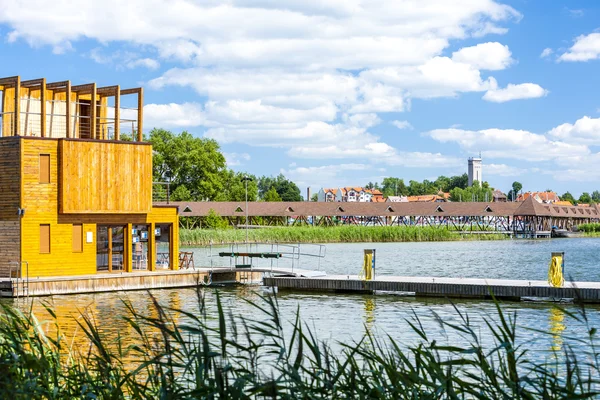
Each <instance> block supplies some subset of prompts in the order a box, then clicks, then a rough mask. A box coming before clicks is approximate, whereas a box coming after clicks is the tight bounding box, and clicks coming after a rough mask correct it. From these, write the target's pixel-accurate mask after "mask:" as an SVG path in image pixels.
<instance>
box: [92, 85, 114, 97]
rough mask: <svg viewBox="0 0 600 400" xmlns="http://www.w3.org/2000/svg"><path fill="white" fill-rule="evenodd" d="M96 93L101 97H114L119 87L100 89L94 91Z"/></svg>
mask: <svg viewBox="0 0 600 400" xmlns="http://www.w3.org/2000/svg"><path fill="white" fill-rule="evenodd" d="M96 93H97V94H99V95H102V96H114V95H116V94H117V93H119V85H115V86H103V87H100V88H98V89H97V90H96Z"/></svg>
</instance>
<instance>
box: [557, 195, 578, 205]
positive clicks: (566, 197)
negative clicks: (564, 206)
mask: <svg viewBox="0 0 600 400" xmlns="http://www.w3.org/2000/svg"><path fill="white" fill-rule="evenodd" d="M560 199H561V200H563V201H568V202H569V203H571V204H575V198H574V197H573V195H572V194H571V193H569V192H565V194H563V195H562V196H560Z"/></svg>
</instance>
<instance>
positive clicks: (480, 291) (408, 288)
mask: <svg viewBox="0 0 600 400" xmlns="http://www.w3.org/2000/svg"><path fill="white" fill-rule="evenodd" d="M264 284H265V285H266V286H276V287H277V288H278V289H280V290H284V289H290V290H312V291H336V292H373V291H390V292H408V293H414V294H415V295H416V296H432V297H455V298H490V297H491V296H490V294H491V293H493V294H494V296H495V297H496V298H499V299H511V300H519V299H521V298H524V297H534V298H554V299H576V300H578V301H582V302H587V303H600V282H565V285H564V287H562V288H555V287H551V286H550V285H549V284H548V282H546V281H533V280H532V281H525V280H500V279H470V278H434V277H410V276H381V277H377V278H376V279H375V280H373V281H364V280H361V279H359V278H358V276H356V275H333V276H326V277H315V278H298V277H265V278H264Z"/></svg>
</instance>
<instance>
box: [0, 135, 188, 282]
mask: <svg viewBox="0 0 600 400" xmlns="http://www.w3.org/2000/svg"><path fill="white" fill-rule="evenodd" d="M3 140H5V141H14V142H16V143H18V142H21V143H22V156H21V157H22V159H21V164H22V166H23V168H22V176H23V179H22V182H23V189H22V190H23V201H22V207H23V208H25V210H26V211H25V216H24V217H23V218H22V220H21V224H22V231H23V234H22V235H23V236H22V237H23V238H24V239H23V240H24V242H23V248H22V252H21V257H22V260H24V261H28V262H29V277H30V279H35V278H36V277H44V276H69V275H86V274H96V240H97V238H96V228H97V225H119V226H128V227H131V224H139V225H141V224H146V225H149V226H150V227H151V229H153V228H154V226H155V224H157V223H166V224H171V225H172V227H173V228H172V230H171V231H172V238H171V256H172V259H171V268H173V269H176V268H177V260H178V252H179V241H178V237H179V221H178V215H177V209H176V208H174V207H159V208H150V210H149V212H148V213H147V214H141V213H135V214H133V213H129V214H125V213H119V212H114V213H104V214H99V213H71V214H61V213H59V192H61V190H60V189H61V188H60V186H61V182H60V178H59V175H60V174H59V171H61V167H60V165H59V164H60V158H59V153H60V148H61V146H60V143H61V142H64V141H66V140H65V139H60V140H57V139H39V138H14V139H13V138H6V139H3ZM99 144H102V143H101V142H100V143H99ZM120 146H125V147H128V148H131V147H139V146H131V145H127V144H120ZM144 147H145V149H150V146H144ZM145 149H144V150H145ZM17 154H18V153H17ZM40 154H49V155H50V183H40V182H39V180H40V179H39V168H40V164H39V158H40ZM150 156H151V155H150ZM79 157H81V155H80V156H79ZM150 163H151V160H150ZM2 165H4V164H3V163H0V168H2ZM7 165H8V164H7ZM14 165H17V166H18V165H19V163H18V160H17V162H15V163H14ZM0 171H1V170H0ZM9 175H10V176H19V173H18V170H17V171H15V172H14V173H12V174H4V176H9ZM148 177H149V180H151V169H150V172H148ZM140 179H141V178H140ZM17 185H18V184H17ZM89 190H90V188H89V187H88V186H85V185H84V186H81V187H80V188H79V191H80V192H88V191H89ZM16 193H18V190H17V191H16ZM150 198H151V194H148V201H150ZM15 216H16V209H15ZM40 224H49V225H50V253H49V254H41V253H40V229H39V226H40ZM73 224H82V225H83V237H84V240H83V251H82V252H73V243H72V232H73ZM88 233H91V234H92V238H93V240H92V242H91V243H89V242H88V241H87V240H86V238H87V236H88ZM126 235H127V236H126V238H127V239H129V238H130V237H131V231H129V230H128V231H127V232H126ZM150 239H151V242H150V249H151V250H150V252H149V253H150V254H149V260H148V265H149V266H154V262H155V260H154V254H155V244H154V236H153V235H150ZM125 260H126V263H125V264H126V265H125V270H126V271H131V240H126V253H125ZM150 269H151V268H150Z"/></svg>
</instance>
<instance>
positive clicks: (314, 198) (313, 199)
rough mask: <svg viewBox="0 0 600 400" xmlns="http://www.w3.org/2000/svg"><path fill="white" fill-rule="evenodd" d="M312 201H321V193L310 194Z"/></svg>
mask: <svg viewBox="0 0 600 400" xmlns="http://www.w3.org/2000/svg"><path fill="white" fill-rule="evenodd" d="M310 201H319V195H318V194H317V193H315V194H313V195H312V196H310Z"/></svg>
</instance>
